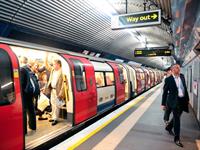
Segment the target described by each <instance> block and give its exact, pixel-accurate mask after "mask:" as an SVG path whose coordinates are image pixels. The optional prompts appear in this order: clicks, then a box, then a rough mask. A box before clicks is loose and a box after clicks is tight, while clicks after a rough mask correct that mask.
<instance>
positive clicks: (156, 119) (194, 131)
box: [52, 85, 200, 150]
mask: <svg viewBox="0 0 200 150" xmlns="http://www.w3.org/2000/svg"><path fill="white" fill-rule="evenodd" d="M161 94H162V85H159V86H157V87H155V88H154V89H153V90H152V91H151V92H149V93H148V94H146V95H145V94H144V95H141V96H143V98H142V100H141V101H139V102H138V103H137V104H136V105H134V106H133V107H131V108H130V109H129V110H128V111H126V112H125V113H123V114H122V115H120V116H119V117H118V118H116V119H115V120H114V121H112V122H111V123H110V124H108V125H107V126H105V127H104V128H102V129H101V130H99V132H97V133H95V134H94V135H93V136H89V134H92V133H89V134H87V133H86V131H85V133H84V132H83V133H82V134H85V135H84V136H85V137H84V138H83V139H82V140H80V139H77V142H74V140H73V142H72V141H69V140H68V143H65V142H62V143H61V144H60V145H57V146H55V147H54V148H52V149H64V148H65V149H68V148H70V149H76V150H90V149H92V150H113V149H115V150H178V149H181V150H183V149H184V150H198V142H197V141H198V139H200V130H199V126H198V123H197V121H196V119H195V117H194V114H193V112H192V110H191V111H190V113H189V114H187V113H183V115H182V117H181V141H182V143H183V145H184V148H180V147H178V146H176V145H175V144H174V142H173V136H171V135H169V134H168V132H167V131H165V129H164V128H165V125H164V122H163V111H162V110H161V107H160V104H161V96H162V95H161ZM141 96H140V97H141ZM90 130H91V132H92V129H88V131H90ZM79 137H80V138H81V137H83V136H80V135H79ZM83 141H84V142H83ZM70 142H71V144H72V143H73V144H72V146H71V147H68V145H69V143H70ZM80 143H81V144H80Z"/></svg>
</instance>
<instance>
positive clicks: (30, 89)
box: [23, 66, 40, 97]
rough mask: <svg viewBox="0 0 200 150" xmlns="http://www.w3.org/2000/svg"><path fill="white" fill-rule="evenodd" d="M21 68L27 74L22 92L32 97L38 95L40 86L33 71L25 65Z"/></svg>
mask: <svg viewBox="0 0 200 150" xmlns="http://www.w3.org/2000/svg"><path fill="white" fill-rule="evenodd" d="M23 68H24V69H25V72H26V75H27V81H26V87H25V89H24V92H25V93H27V94H30V95H32V96H34V97H38V96H39V95H40V86H39V83H38V79H37V77H36V75H35V73H33V72H32V71H31V70H30V69H29V68H28V67H27V66H24V67H23Z"/></svg>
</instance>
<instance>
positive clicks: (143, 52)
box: [134, 49, 171, 57]
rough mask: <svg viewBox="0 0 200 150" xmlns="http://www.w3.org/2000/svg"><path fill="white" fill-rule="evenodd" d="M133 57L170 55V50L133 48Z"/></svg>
mask: <svg viewBox="0 0 200 150" xmlns="http://www.w3.org/2000/svg"><path fill="white" fill-rule="evenodd" d="M134 56H135V57H155V56H171V50H166V49H157V50H135V51H134Z"/></svg>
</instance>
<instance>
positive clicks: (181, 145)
mask: <svg viewBox="0 0 200 150" xmlns="http://www.w3.org/2000/svg"><path fill="white" fill-rule="evenodd" d="M174 143H175V144H176V145H177V146H180V147H183V144H182V143H181V142H180V140H174Z"/></svg>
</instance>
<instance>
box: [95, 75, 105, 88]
mask: <svg viewBox="0 0 200 150" xmlns="http://www.w3.org/2000/svg"><path fill="white" fill-rule="evenodd" d="M95 79H96V85H97V87H103V86H105V79H104V73H103V72H95Z"/></svg>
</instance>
